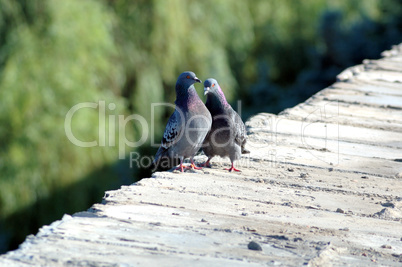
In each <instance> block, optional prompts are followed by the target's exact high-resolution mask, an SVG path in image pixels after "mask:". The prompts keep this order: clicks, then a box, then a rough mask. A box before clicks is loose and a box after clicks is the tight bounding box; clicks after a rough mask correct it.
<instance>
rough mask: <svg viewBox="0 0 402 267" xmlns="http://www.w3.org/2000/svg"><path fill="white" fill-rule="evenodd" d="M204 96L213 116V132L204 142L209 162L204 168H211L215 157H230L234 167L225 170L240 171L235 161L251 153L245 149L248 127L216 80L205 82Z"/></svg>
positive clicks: (211, 131) (210, 132)
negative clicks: (210, 162) (227, 99)
mask: <svg viewBox="0 0 402 267" xmlns="http://www.w3.org/2000/svg"><path fill="white" fill-rule="evenodd" d="M204 95H206V96H207V102H206V104H205V105H206V107H207V108H208V110H209V112H211V115H212V126H211V130H210V131H209V133H208V134H207V136H206V138H205V140H204V142H203V150H204V153H205V155H206V156H207V157H208V160H207V161H206V162H205V163H204V164H203V166H210V164H209V161H210V160H211V159H212V157H214V156H220V157H229V159H230V161H231V162H232V166H231V167H230V168H227V169H225V170H229V171H230V172H231V171H240V170H238V169H236V168H235V167H234V161H235V160H238V159H240V157H241V154H247V153H250V151H248V150H247V149H245V147H244V146H245V144H246V127H245V126H244V123H243V121H242V119H241V118H240V116H239V114H237V112H236V111H234V110H233V108H232V107H231V106H230V105H229V103H228V102H227V101H226V98H225V95H224V94H223V91H222V89H221V88H220V86H219V84H218V82H217V81H216V80H215V79H212V78H210V79H207V80H206V81H205V82H204Z"/></svg>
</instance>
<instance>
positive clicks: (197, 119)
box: [154, 71, 212, 172]
mask: <svg viewBox="0 0 402 267" xmlns="http://www.w3.org/2000/svg"><path fill="white" fill-rule="evenodd" d="M196 82H199V83H201V81H200V79H198V78H197V77H196V76H195V74H194V72H190V71H186V72H183V73H182V74H180V76H179V78H178V79H177V82H176V101H175V104H176V107H175V111H174V112H173V114H172V115H171V116H170V118H169V121H168V123H167V125H166V128H165V132H164V134H163V139H162V143H161V146H160V147H159V150H158V151H157V152H156V155H155V160H154V164H156V165H157V164H158V162H159V161H160V160H161V159H162V158H169V159H175V158H179V159H180V166H179V167H178V168H176V169H180V170H181V171H182V172H183V170H184V168H188V167H184V166H183V161H184V159H185V158H190V160H191V165H190V168H194V169H200V168H199V167H196V166H195V164H194V161H193V157H194V155H195V153H197V152H198V150H199V149H200V147H201V145H202V142H203V140H204V139H205V136H206V135H207V133H208V131H209V130H210V128H211V123H212V118H211V114H210V113H209V111H208V109H207V108H206V107H205V105H204V103H203V102H202V100H201V99H200V98H199V96H198V94H197V92H196V90H195V88H194V83H196Z"/></svg>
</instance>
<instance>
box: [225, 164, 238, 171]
mask: <svg viewBox="0 0 402 267" xmlns="http://www.w3.org/2000/svg"><path fill="white" fill-rule="evenodd" d="M225 170H228V171H230V172H231V171H235V172H241V170H239V169H236V168H235V167H234V166H233V162H232V167H230V168H225Z"/></svg>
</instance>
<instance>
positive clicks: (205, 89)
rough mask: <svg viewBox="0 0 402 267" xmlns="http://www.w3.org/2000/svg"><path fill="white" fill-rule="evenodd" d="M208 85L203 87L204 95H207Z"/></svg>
mask: <svg viewBox="0 0 402 267" xmlns="http://www.w3.org/2000/svg"><path fill="white" fill-rule="evenodd" d="M209 89H210V88H209V87H204V95H207V94H208V93H209Z"/></svg>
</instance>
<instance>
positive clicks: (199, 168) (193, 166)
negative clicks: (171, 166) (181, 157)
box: [190, 158, 202, 170]
mask: <svg viewBox="0 0 402 267" xmlns="http://www.w3.org/2000/svg"><path fill="white" fill-rule="evenodd" d="M190 161H191V165H190V167H191V168H193V169H194V170H201V169H202V168H201V167H197V166H195V163H194V161H193V158H191V159H190Z"/></svg>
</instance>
